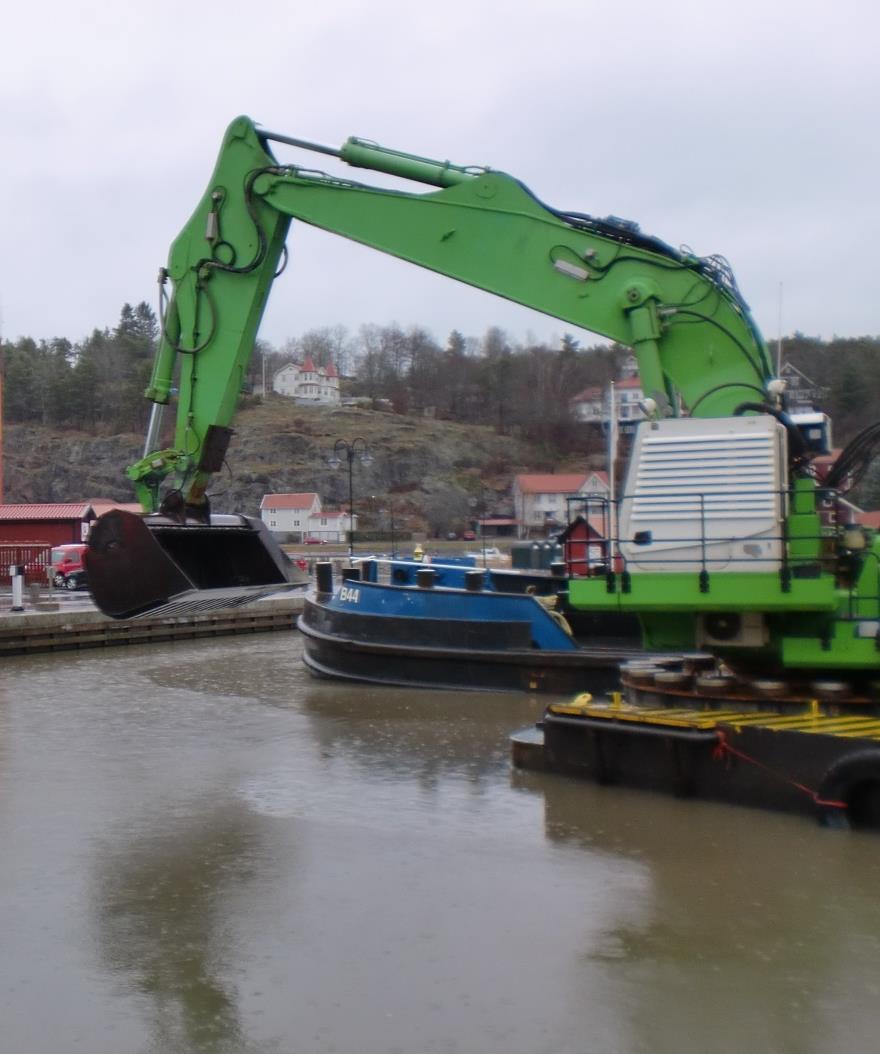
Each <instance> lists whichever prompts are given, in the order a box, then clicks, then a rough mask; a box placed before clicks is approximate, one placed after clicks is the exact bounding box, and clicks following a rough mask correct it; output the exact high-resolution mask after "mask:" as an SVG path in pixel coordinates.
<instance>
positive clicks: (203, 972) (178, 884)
mask: <svg viewBox="0 0 880 1054" xmlns="http://www.w3.org/2000/svg"><path fill="white" fill-rule="evenodd" d="M258 843H259V835H258V831H257V821H256V820H255V817H254V815H253V813H250V812H248V811H247V810H246V809H244V808H243V807H241V806H236V805H234V804H233V805H228V804H225V803H224V804H223V805H222V806H221V805H219V804H218V805H211V806H209V807H208V809H207V811H204V812H200V811H199V810H198V808H197V807H196V808H195V809H194V811H193V814H192V816H191V817H190V818H189V819H187V820H186V821H184V822H180V823H172V824H170V825H169V826H168V827H167V828H166V829H163V830H161V831H152V832H147V833H145V834H142V835H141V836H135V837H132V835H131V833H128V832H126V833H121V834H120V836H119V839H118V841H116V842H114V843H112V844H110V845H108V846H107V847H106V850H105V852H103V853H101V854H100V856H99V857H98V859H97V861H96V885H97V895H96V899H97V929H98V935H99V941H100V947H101V953H102V956H103V958H104V960H105V962H106V964H107V965H109V967H110V968H111V969H112V970H113V972H114V974H115V975H117V977H122V978H125V980H126V987H129V986H130V987H132V988H133V989H134V990H135V991H136V992H137V993H139V994H141V995H143V996H146V997H147V999H148V1005H149V1011H148V1016H149V1025H150V1028H151V1031H152V1035H153V1043H154V1047H155V1049H156V1050H157V1051H175V1050H187V1051H199V1052H205V1054H208V1052H210V1054H219V1052H226V1051H229V1052H230V1054H231V1052H233V1051H235V1052H241V1051H244V1050H246V1049H252V1048H250V1047H248V1045H247V1044H246V1042H245V1039H244V1035H243V1030H242V1024H241V1019H240V1013H239V1009H238V1007H237V1004H236V991H235V987H234V985H233V984H232V983H231V981H230V980H229V975H230V967H231V964H233V963H234V961H235V957H236V948H235V944H234V940H233V938H232V937H231V935H230V932H229V929H228V927H227V925H226V912H227V907H228V903H229V901H230V899H231V898H232V897H233V896H234V895H236V894H238V893H241V892H242V891H243V890H244V889H245V887H247V886H248V884H249V883H250V882H251V881H252V880H253V878H254V876H255V868H256V867H257V860H258V856H259V853H258V848H259V846H258Z"/></svg>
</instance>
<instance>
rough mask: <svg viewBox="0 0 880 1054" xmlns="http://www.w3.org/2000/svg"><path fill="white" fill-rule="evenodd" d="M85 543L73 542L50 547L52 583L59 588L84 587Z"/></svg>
mask: <svg viewBox="0 0 880 1054" xmlns="http://www.w3.org/2000/svg"><path fill="white" fill-rule="evenodd" d="M85 551H86V545H85V543H82V542H74V543H71V544H69V545H56V546H55V547H54V548H53V549H52V584H53V585H55V586H58V587H59V589H62V588H63V589H85V588H86V568H85V564H84V563H83V553H84V552H85Z"/></svg>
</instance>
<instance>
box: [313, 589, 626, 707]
mask: <svg viewBox="0 0 880 1054" xmlns="http://www.w3.org/2000/svg"><path fill="white" fill-rule="evenodd" d="M297 626H298V628H299V630H300V632H301V633H302V635H303V660H304V662H305V664H306V666H307V667H308V668H309V670H310V671H311V672H312V673H314V674H316V675H318V676H322V677H330V678H336V679H342V680H349V681H362V682H367V683H373V684H390V685H408V686H412V687H418V688H447V689H456V688H466V689H469V690H471V691H524V692H542V693H543V692H546V693H553V694H560V695H565V694H568V693H570V692H579V691H585V690H590V691H596V690H600V691H601V690H608V689H611V688H612V687H614V685H615V684H616V683H617V680H618V668H619V666H620V664H621V663H622V662H626V661H628V660H630V659H632V658H634V657H635V656H637V655H641V654H642V650H641V648H640V647H639V645H638V644H637V642H636V641H635V639H631V640H629V641H622V640H612V639H609V640H608V641H606V642H603V643H601V644H594V645H582V646H577V647H573V648H571V649H570V650H565V651H555V650H540V649H536V648H534V647H531V646H529V633H528V627H527V626H526V625H525V624H524V623H522V622H518V621H516V622H515V621H510V620H504V619H497V620H494V619H486V618H479V619H468V618H458V619H449V618H430V617H419V618H413V617H412V616H411V615H408V614H402V615H399V616H395V615H393V614H391V615H387V614H386V615H376V614H374V613H361V612H358V611H350V610H339V609H338V608H335V607H333V606H331V605H330V604H329V603H327V602H322V600H321V599H320V598H318V597H316V596H315V595H311V596H307V597H306V598H305V603H304V608H303V612H302V614H301V615H300V617H299V620H298V622H297Z"/></svg>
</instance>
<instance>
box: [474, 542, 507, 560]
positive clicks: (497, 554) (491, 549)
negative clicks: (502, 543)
mask: <svg viewBox="0 0 880 1054" xmlns="http://www.w3.org/2000/svg"><path fill="white" fill-rule="evenodd" d="M465 556H473V557H476V559H477V560H482V559H483V557H484V556H485V558H486V559H487V560H500V559H502V558H503V557H504V553H502V552H501V550H500V549H499V548H498V546H497V545H484V546H482V548H480V549H474V550H473V552H469V553H465Z"/></svg>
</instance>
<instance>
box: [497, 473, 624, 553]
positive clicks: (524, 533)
mask: <svg viewBox="0 0 880 1054" xmlns="http://www.w3.org/2000/svg"><path fill="white" fill-rule="evenodd" d="M607 494H608V473H607V472H540V473H523V474H520V475H518V476H514V478H513V508H514V512H515V514H516V518H517V521H518V523H519V534H520V537H521V538H528V537H533V536H541V537H543V536H544V535H546V534H547V533H548V532H550V531H554V530H556V529H557V528H559V527H564V526H565V525H566V524H567V523H568V522H569V520H570V519H572V518H573V517H574V516H575V515H576V514H577V513H578V512H580V511H582V510H581V509H578V508H575V507H573V506H570V504H569V503H570V501H571V500H572V499H577V498H585V497H587V496H595V497H605V496H606V495H607Z"/></svg>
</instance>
